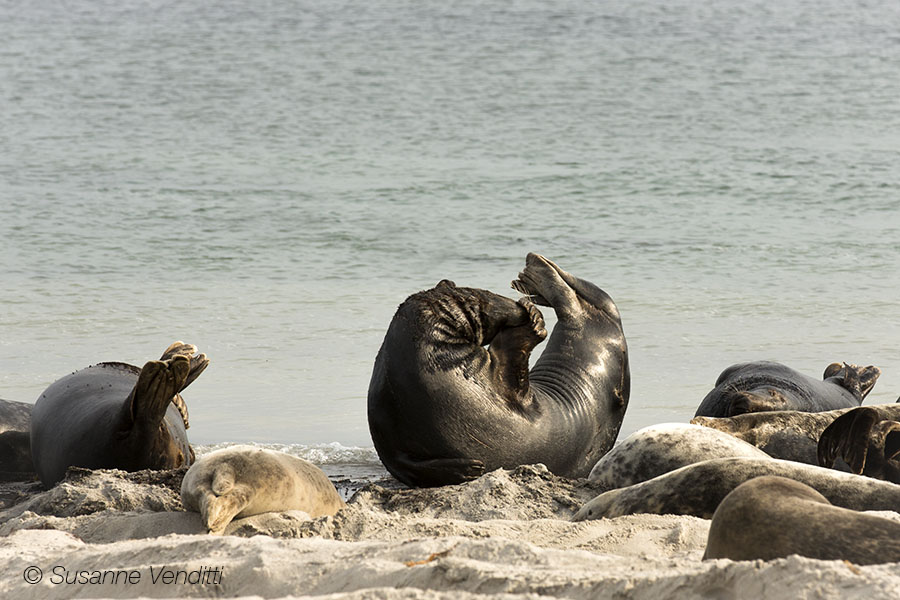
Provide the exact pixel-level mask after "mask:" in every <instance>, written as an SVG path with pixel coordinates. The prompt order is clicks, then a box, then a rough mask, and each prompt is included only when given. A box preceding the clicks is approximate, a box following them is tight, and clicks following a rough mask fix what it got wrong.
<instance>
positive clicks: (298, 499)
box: [181, 445, 345, 534]
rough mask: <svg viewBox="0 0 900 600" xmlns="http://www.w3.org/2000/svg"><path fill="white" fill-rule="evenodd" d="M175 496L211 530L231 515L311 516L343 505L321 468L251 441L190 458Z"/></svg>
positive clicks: (216, 529)
mask: <svg viewBox="0 0 900 600" xmlns="http://www.w3.org/2000/svg"><path fill="white" fill-rule="evenodd" d="M181 501H182V504H184V507H185V508H186V509H188V510H191V511H194V512H199V513H200V518H201V520H202V521H203V525H204V526H205V527H206V528H207V529H208V530H209V532H210V533H212V534H221V533H222V532H223V531H224V530H225V527H226V526H227V525H228V524H229V523H230V522H231V521H232V519H235V518H242V517H249V516H251V515H258V514H260V513H264V512H280V511H287V510H301V511H303V512H306V513H307V514H309V516H311V517H319V516H322V515H334V514H335V513H336V512H337V511H339V510H340V509H341V508H343V507H344V506H345V505H344V501H343V500H341V497H340V495H338V493H337V490H336V489H335V488H334V485H333V484H332V483H331V481H329V479H328V476H326V475H325V473H323V472H322V470H321V469H319V468H318V467H316V466H315V465H313V464H312V463H310V462H308V461H306V460H303V459H302V458H299V457H296V456H291V455H290V454H285V453H284V452H275V451H273V450H266V449H264V448H258V447H255V446H246V445H243V446H231V447H228V448H223V449H221V450H216V451H215V452H210V453H209V454H206V455H204V456H201V457H200V459H199V460H198V461H197V462H195V463H194V464H193V465H192V466H191V468H190V469H188V472H187V473H186V474H185V476H184V479H183V480H182V482H181Z"/></svg>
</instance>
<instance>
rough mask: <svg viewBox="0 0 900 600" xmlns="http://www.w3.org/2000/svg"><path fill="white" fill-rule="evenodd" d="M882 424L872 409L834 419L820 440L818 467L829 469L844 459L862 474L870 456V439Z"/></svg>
mask: <svg viewBox="0 0 900 600" xmlns="http://www.w3.org/2000/svg"><path fill="white" fill-rule="evenodd" d="M879 420H880V419H879V415H878V411H876V410H873V409H872V408H869V407H860V408H854V409H853V410H851V411H849V412H847V413H845V414H843V415H841V416H840V417H838V418H837V419H835V420H834V422H833V423H832V424H831V425H829V426H828V427H826V428H825V430H824V431H823V432H822V435H821V436H819V443H818V446H817V448H816V456H817V459H818V462H819V466H821V467H826V468H828V469H830V468H832V467H833V466H834V461H835V459H836V458H838V457H841V458H843V459H844V462H846V463H847V464H848V465H849V466H850V469H851V471H852V472H853V473H856V474H857V475H860V474H862V472H863V469H864V468H865V465H866V455H867V454H868V452H869V435H870V433H871V431H872V428H873V427H874V426H875V424H876V423H878V422H879Z"/></svg>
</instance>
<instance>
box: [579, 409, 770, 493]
mask: <svg viewBox="0 0 900 600" xmlns="http://www.w3.org/2000/svg"><path fill="white" fill-rule="evenodd" d="M736 456H740V457H745V458H768V455H767V454H766V453H765V452H763V451H762V450H760V449H759V448H757V447H756V446H753V445H751V444H748V443H747V442H745V441H743V440H740V439H738V438H736V437H734V436H733V435H729V434H727V433H725V432H724V431H717V430H715V429H711V428H709V427H701V426H699V425H687V424H685V423H662V424H659V425H651V426H649V427H644V428H643V429H639V430H637V431H635V432H634V433H632V434H631V435H629V436H628V437H627V438H625V439H624V440H622V441H621V442H619V443H618V444H616V445H615V446H613V448H612V450H610V451H609V452H607V453H606V454H605V455H604V456H603V457H602V458H601V459H600V460H598V461H597V464H596V465H594V468H593V469H591V474H590V475H589V476H588V479H589V480H590V481H592V482H594V483H596V484H598V487H600V488H601V489H604V490H614V489H618V488H622V487H627V486H629V485H633V484H635V483H640V482H642V481H647V480H648V479H653V478H654V477H657V476H659V475H662V474H664V473H668V472H669V471H674V470H675V469H679V468H681V467H684V466H687V465H690V464H693V463H697V462H702V461H704V460H710V459H713V458H727V457H736Z"/></svg>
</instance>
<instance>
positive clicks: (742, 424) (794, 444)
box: [691, 404, 900, 476]
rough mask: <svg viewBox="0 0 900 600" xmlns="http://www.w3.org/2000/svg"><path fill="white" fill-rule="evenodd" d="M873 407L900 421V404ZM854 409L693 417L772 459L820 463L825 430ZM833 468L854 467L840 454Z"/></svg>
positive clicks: (694, 420)
mask: <svg viewBox="0 0 900 600" xmlns="http://www.w3.org/2000/svg"><path fill="white" fill-rule="evenodd" d="M870 408H873V409H877V410H878V411H879V414H880V415H882V417H883V419H887V420H898V421H900V404H879V405H875V406H872V407H870ZM855 410H859V407H857V408H841V409H839V410H829V411H825V412H818V413H809V412H801V411H796V410H785V411H772V412H759V413H746V414H742V415H737V416H734V417H727V418H726V417H722V418H715V417H694V418H693V419H691V423H693V424H695V425H703V426H704V427H710V428H712V429H718V430H720V431H724V432H726V433H729V434H731V435H733V436H735V437H737V438H740V439H742V440H744V441H745V442H747V443H749V444H753V445H754V446H756V447H757V448H759V449H760V450H762V451H763V452H765V453H766V454H768V455H769V456H771V457H772V458H781V459H784V460H793V461H797V462H802V463H806V464H809V465H820V464H821V463H820V462H819V457H818V445H819V439H820V438H821V437H822V434H823V432H824V431H825V430H826V429H827V428H828V427H829V426H830V425H831V424H832V423H834V422H835V419H838V418H840V417H841V416H842V415H845V414H847V413H848V412H851V411H855ZM822 466H825V465H822ZM831 468H836V469H838V470H841V471H847V472H850V470H851V469H850V467H848V466H847V465H846V463H844V461H843V460H841V458H840V456H837V457H836V458H835V460H834V462H833V464H832V465H831ZM873 476H874V475H873Z"/></svg>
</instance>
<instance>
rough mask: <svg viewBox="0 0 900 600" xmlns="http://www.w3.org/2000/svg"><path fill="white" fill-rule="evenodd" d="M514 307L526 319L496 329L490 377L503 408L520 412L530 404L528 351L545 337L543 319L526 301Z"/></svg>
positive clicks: (491, 355)
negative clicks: (521, 311)
mask: <svg viewBox="0 0 900 600" xmlns="http://www.w3.org/2000/svg"><path fill="white" fill-rule="evenodd" d="M517 304H518V305H519V306H521V307H522V308H523V309H525V311H526V313H527V315H528V319H527V321H526V323H525V324H524V325H519V326H516V327H508V328H506V329H502V330H500V331H499V332H498V333H497V335H495V336H494V339H492V340H491V344H490V347H489V348H488V353H489V354H490V357H491V375H492V378H493V379H494V382H495V384H496V389H497V390H502V391H503V394H502V395H503V397H504V398H505V400H506V405H507V406H508V407H509V408H511V409H513V410H515V411H517V412H520V413H524V411H525V410H526V408H527V407H528V406H529V405H530V404H532V402H533V400H534V398H533V395H532V394H530V393H529V391H530V390H529V385H528V360H529V358H530V357H531V351H532V350H534V347H535V346H537V345H538V344H540V343H541V342H542V341H544V339H545V338H546V337H547V329H546V327H545V325H544V316H543V315H542V314H541V311H540V310H538V308H537V306H535V305H534V304H533V303H532V302H531V300H529V299H528V298H520V299H519V300H518V301H517Z"/></svg>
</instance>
